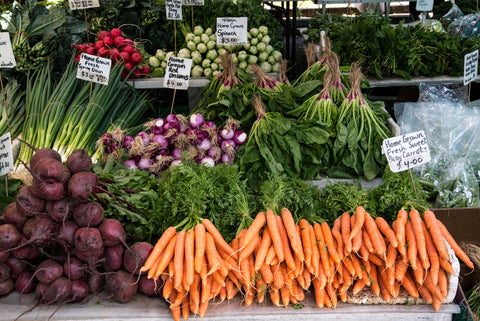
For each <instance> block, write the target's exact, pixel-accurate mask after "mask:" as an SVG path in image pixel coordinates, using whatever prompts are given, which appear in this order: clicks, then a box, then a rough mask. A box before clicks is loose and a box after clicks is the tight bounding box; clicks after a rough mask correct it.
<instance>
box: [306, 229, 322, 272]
mask: <svg viewBox="0 0 480 321" xmlns="http://www.w3.org/2000/svg"><path fill="white" fill-rule="evenodd" d="M308 231H309V234H310V243H311V248H312V264H311V265H312V269H311V271H310V270H309V271H310V273H311V274H313V275H315V276H318V266H319V265H320V252H319V250H318V246H317V240H316V238H315V230H314V229H313V225H311V224H309V225H308Z"/></svg>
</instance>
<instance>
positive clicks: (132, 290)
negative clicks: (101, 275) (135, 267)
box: [105, 270, 138, 303]
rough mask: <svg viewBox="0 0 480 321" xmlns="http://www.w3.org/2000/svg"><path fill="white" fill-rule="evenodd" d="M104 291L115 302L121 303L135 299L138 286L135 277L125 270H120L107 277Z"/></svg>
mask: <svg viewBox="0 0 480 321" xmlns="http://www.w3.org/2000/svg"><path fill="white" fill-rule="evenodd" d="M105 289H106V290H107V292H108V293H110V294H111V296H112V298H113V299H114V300H115V301H117V302H122V303H123V302H128V301H130V300H131V299H133V298H134V297H135V295H136V294H137V291H138V284H137V280H136V278H135V276H133V275H132V274H130V273H128V272H127V271H125V270H120V271H117V272H114V273H112V274H109V275H108V276H107V280H106V283H105Z"/></svg>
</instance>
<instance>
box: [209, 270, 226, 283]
mask: <svg viewBox="0 0 480 321" xmlns="http://www.w3.org/2000/svg"><path fill="white" fill-rule="evenodd" d="M212 277H213V281H215V282H216V283H217V284H218V285H219V286H221V287H224V286H226V285H227V284H226V283H225V278H224V277H223V276H222V275H221V274H220V272H218V270H217V271H215V272H213V274H212Z"/></svg>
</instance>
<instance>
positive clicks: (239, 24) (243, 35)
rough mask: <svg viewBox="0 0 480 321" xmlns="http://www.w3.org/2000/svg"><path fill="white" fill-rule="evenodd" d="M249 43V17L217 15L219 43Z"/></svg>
mask: <svg viewBox="0 0 480 321" xmlns="http://www.w3.org/2000/svg"><path fill="white" fill-rule="evenodd" d="M247 43H248V38H247V17H239V18H230V17H225V18H218V17H217V44H218V45H244V44H247Z"/></svg>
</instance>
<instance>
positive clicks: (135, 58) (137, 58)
mask: <svg viewBox="0 0 480 321" xmlns="http://www.w3.org/2000/svg"><path fill="white" fill-rule="evenodd" d="M127 47H128V46H127ZM125 48H126V47H125ZM125 48H124V49H123V50H124V51H125ZM142 61H143V56H142V55H141V54H139V53H138V52H134V53H132V54H131V55H130V62H131V63H132V64H134V65H139V64H141V63H142Z"/></svg>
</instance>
